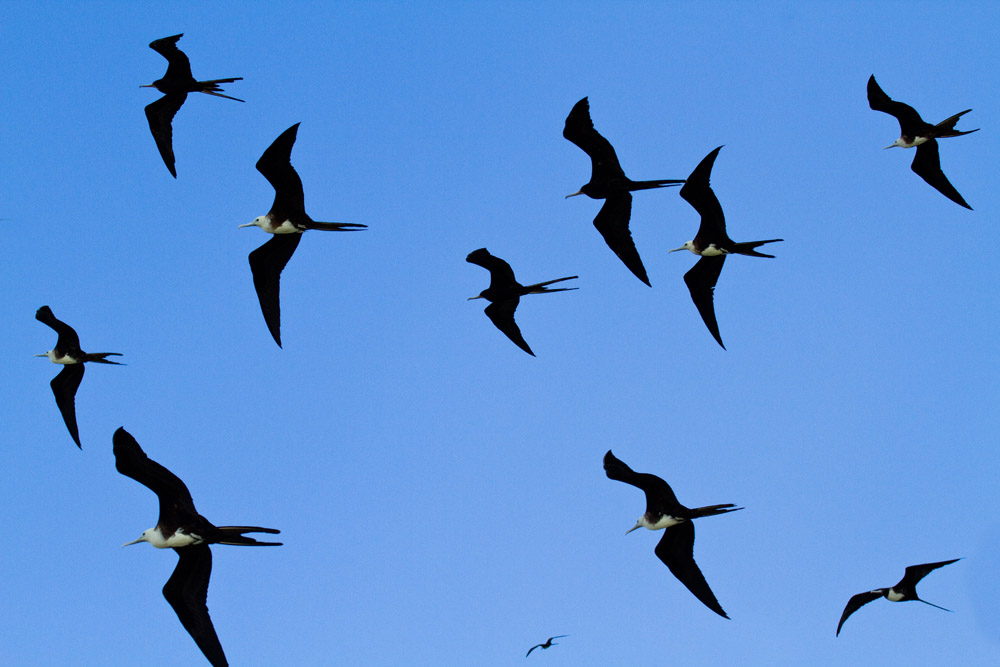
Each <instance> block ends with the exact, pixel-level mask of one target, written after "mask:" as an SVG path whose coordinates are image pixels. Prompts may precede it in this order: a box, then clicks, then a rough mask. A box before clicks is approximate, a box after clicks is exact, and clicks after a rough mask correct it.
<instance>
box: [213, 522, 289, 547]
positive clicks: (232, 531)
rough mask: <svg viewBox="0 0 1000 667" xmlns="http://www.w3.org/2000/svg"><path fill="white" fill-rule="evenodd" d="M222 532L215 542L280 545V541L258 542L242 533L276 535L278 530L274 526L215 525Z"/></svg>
mask: <svg viewBox="0 0 1000 667" xmlns="http://www.w3.org/2000/svg"><path fill="white" fill-rule="evenodd" d="M217 528H218V529H219V532H220V533H222V536H223V537H222V539H219V540H217V541H216V544H232V545H236V546H244V547H280V546H281V544H282V543H281V542H258V541H257V540H255V539H254V538H252V537H247V536H245V535H244V534H243V533H270V534H272V535H276V534H278V533H280V532H281V531H280V530H276V529H274V528H261V527H259V526H217Z"/></svg>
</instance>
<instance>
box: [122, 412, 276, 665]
mask: <svg viewBox="0 0 1000 667" xmlns="http://www.w3.org/2000/svg"><path fill="white" fill-rule="evenodd" d="M113 442H114V453H115V468H117V469H118V472H120V473H121V474H123V475H125V476H126V477H131V478H132V479H134V480H135V481H137V482H139V483H140V484H142V485H143V486H146V487H148V488H149V489H150V490H151V491H152V492H153V493H155V494H156V495H157V497H158V498H159V499H160V518H159V520H158V521H157V523H156V526H154V527H153V528H150V529H149V530H145V531H143V533H142V535H140V536H139V539H137V540H134V541H132V542H127V543H125V544H123V545H122V546H126V547H127V546H129V545H130V544H138V543H139V542H149V543H150V544H152V545H153V546H154V547H156V548H157V549H166V548H172V549H173V550H174V551H176V552H177V556H178V561H177V567H175V568H174V573H173V574H171V575H170V579H168V580H167V583H166V585H165V586H164V587H163V597H165V598H166V599H167V602H169V603H170V606H171V607H173V609H174V612H176V613H177V618H179V619H180V621H181V625H183V626H184V629H185V630H187V631H188V634H190V635H191V637H192V638H193V639H194V641H195V643H196V644H197V645H198V648H200V649H201V652H202V653H204V654H205V657H206V658H208V661H209V662H210V663H211V664H212V665H213V667H224V666H225V665H228V664H229V663H228V662H227V661H226V654H225V653H224V652H223V650H222V644H220V643H219V637H218V635H216V634H215V626H213V625H212V619H211V617H210V616H209V615H208V605H207V604H206V600H207V598H208V580H209V578H210V577H211V576H212V552H211V550H210V549H209V547H208V545H209V544H233V545H239V546H251V547H272V546H280V545H281V542H258V541H257V540H255V539H254V538H252V537H247V536H246V535H244V533H271V534H277V533H279V532H281V531H278V530H275V529H274V528H260V527H258V526H215V525H212V523H211V522H210V521H209V520H208V519H206V518H205V517H203V516H202V515H200V514H198V510H196V509H195V508H194V501H193V500H191V493H190V492H189V491H188V488H187V486H185V485H184V482H182V481H181V480H180V478H178V477H177V475H175V474H173V473H172V472H170V471H169V470H167V469H166V468H164V467H163V466H161V465H160V464H159V463H157V462H156V461H153V460H152V459H150V458H149V457H148V456H146V452H144V451H142V447H140V446H139V443H138V442H136V440H135V438H133V437H132V435H131V434H130V433H129V432H128V431H126V430H125V429H124V428H119V429H118V430H117V431H115V434H114V438H113Z"/></svg>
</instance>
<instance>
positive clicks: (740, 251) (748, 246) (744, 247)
mask: <svg viewBox="0 0 1000 667" xmlns="http://www.w3.org/2000/svg"><path fill="white" fill-rule="evenodd" d="M784 240H785V239H768V240H767V241H746V242H744V243H734V244H733V248H732V250H730V252H731V253H735V254H737V255H749V256H751V257H770V258H771V259H774V255H765V254H764V253H762V252H757V251H756V250H754V248H757V247H759V246H762V245H764V244H765V243H777V242H778V241H784Z"/></svg>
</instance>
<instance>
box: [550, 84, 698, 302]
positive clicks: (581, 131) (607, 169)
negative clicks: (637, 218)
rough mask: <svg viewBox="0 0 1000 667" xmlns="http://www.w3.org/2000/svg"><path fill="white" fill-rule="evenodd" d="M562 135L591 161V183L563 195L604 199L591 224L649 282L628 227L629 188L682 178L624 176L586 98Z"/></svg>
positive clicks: (575, 108)
mask: <svg viewBox="0 0 1000 667" xmlns="http://www.w3.org/2000/svg"><path fill="white" fill-rule="evenodd" d="M563 136H564V137H566V138H567V139H569V140H570V141H572V142H573V143H574V144H576V145H577V146H579V147H580V148H582V149H583V152H584V153H586V154H587V155H589V156H590V163H591V171H590V182H589V183H587V184H586V185H584V186H583V187H582V188H580V190H579V191H578V192H574V193H573V194H571V195H566V198H567V199H568V198H569V197H575V196H576V195H587V196H588V197H590V198H591V199H603V200H604V206H602V207H601V210H600V211H599V212H598V214H597V217H596V218H594V226H595V227H597V231H599V232H600V233H601V236H603V237H604V242H605V243H607V244H608V247H609V248H611V249H612V250H613V251H614V252H615V254H616V255H618V259H620V260H621V261H622V262H624V264H625V266H627V267H628V269H629V271H631V272H632V273H633V274H635V277H636V278H638V279H639V280H641V281H642V282H644V283H646V284H647V285H649V278H648V277H647V276H646V267H644V266H643V265H642V259H641V258H640V257H639V251H638V250H636V249H635V242H634V241H633V240H632V232H630V231H629V227H628V225H629V220H630V219H631V217H632V191H634V190H648V189H650V188H662V187H668V186H672V185H680V184H681V183H683V182H684V181H673V180H667V181H662V180H661V181H633V180H632V179H630V178H629V177H628V176H626V175H625V171H624V170H623V169H622V167H621V165H620V164H619V163H618V155H616V154H615V149H614V148H613V147H612V146H611V143H610V142H609V141H608V140H607V139H605V138H604V137H602V136H601V135H600V133H598V131H597V130H595V129H594V123H593V121H592V120H591V119H590V103H589V102H588V101H587V98H586V97H584V98H583V99H582V100H580V101H579V102H577V103H576V104H575V105H574V106H573V109H572V110H571V111H570V112H569V116H567V117H566V126H565V127H564V128H563Z"/></svg>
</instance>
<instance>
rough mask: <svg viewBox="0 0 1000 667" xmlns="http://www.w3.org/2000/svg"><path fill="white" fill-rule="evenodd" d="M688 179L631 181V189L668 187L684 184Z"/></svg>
mask: <svg viewBox="0 0 1000 667" xmlns="http://www.w3.org/2000/svg"><path fill="white" fill-rule="evenodd" d="M685 182H686V181H672V180H668V181H629V184H628V189H629V190H633V191H634V190H649V189H651V188H668V187H670V186H671V185H683V184H684V183H685Z"/></svg>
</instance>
